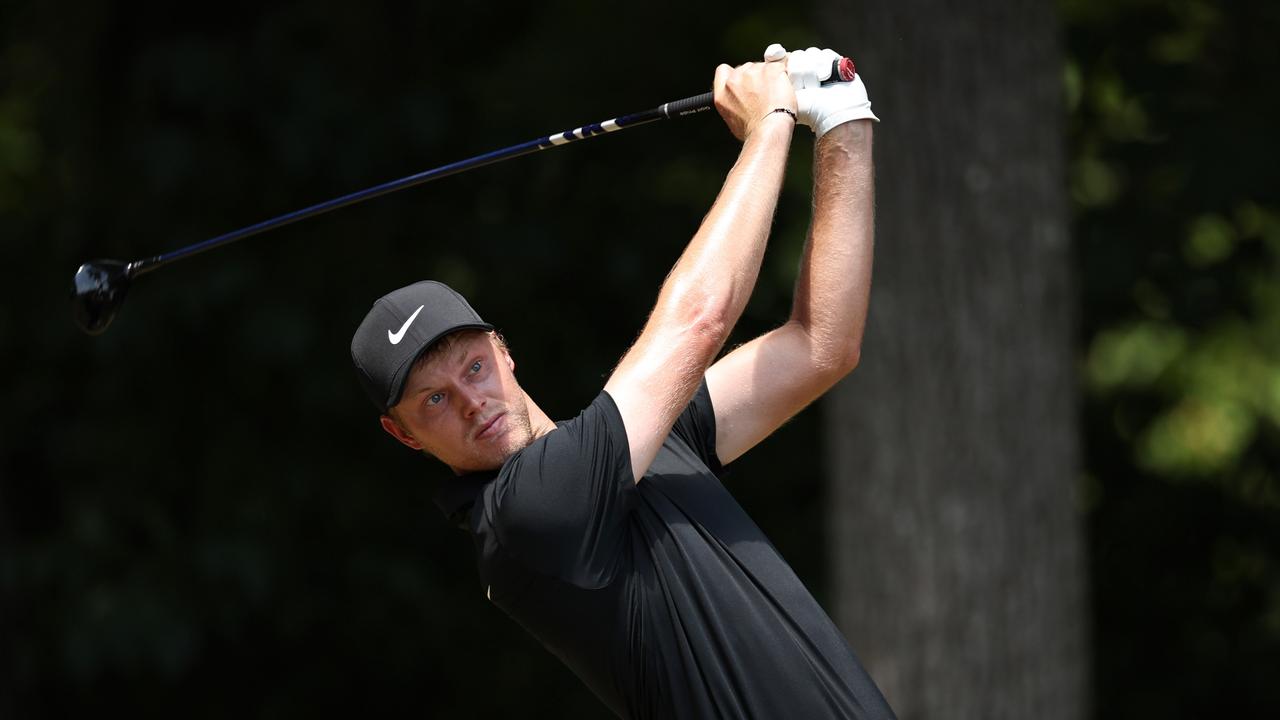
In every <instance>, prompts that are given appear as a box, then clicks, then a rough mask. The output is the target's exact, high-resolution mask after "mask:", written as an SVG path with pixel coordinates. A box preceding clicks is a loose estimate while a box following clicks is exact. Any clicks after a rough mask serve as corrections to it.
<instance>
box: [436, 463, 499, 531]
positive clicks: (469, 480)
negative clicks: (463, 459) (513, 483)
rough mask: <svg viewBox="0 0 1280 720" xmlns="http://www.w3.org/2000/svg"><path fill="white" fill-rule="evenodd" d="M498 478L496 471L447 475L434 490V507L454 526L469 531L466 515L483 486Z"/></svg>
mask: <svg viewBox="0 0 1280 720" xmlns="http://www.w3.org/2000/svg"><path fill="white" fill-rule="evenodd" d="M496 477H498V470H484V471H481V472H473V473H466V474H464V475H449V476H447V477H445V478H444V479H443V480H442V481H441V482H440V485H439V486H438V487H437V488H436V492H435V496H434V497H433V498H432V499H433V500H435V503H436V507H438V508H440V512H442V513H444V515H445V517H447V518H449V521H450V522H452V523H454V524H455V525H457V526H459V527H461V528H463V529H466V530H469V529H470V527H469V523H468V522H467V515H468V514H469V511H470V510H471V506H473V505H475V503H476V500H477V498H479V497H480V492H481V491H482V490H484V486H485V485H488V484H489V483H490V482H492V481H493V479H494V478H496Z"/></svg>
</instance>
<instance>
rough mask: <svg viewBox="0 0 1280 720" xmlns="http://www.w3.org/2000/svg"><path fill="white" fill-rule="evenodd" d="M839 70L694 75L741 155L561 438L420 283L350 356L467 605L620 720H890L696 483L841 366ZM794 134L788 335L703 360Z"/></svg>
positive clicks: (857, 257) (864, 227)
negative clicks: (797, 217)
mask: <svg viewBox="0 0 1280 720" xmlns="http://www.w3.org/2000/svg"><path fill="white" fill-rule="evenodd" d="M839 58H840V55H839V54H837V53H835V52H832V51H830V50H818V49H813V48H811V49H809V50H805V51H798V52H792V53H790V54H788V53H786V52H785V50H783V49H782V48H781V47H780V46H776V45H775V46H770V48H769V50H768V51H766V55H765V59H766V62H763V63H748V64H746V65H743V66H741V67H737V68H730V67H729V66H727V65H721V66H720V67H719V68H717V70H716V73H715V81H714V87H715V102H716V108H717V109H718V110H719V112H720V114H721V115H722V116H723V117H724V120H725V122H726V123H727V124H728V126H729V130H730V131H731V132H732V133H733V134H734V136H735V137H737V138H738V139H739V140H741V141H742V150H741V153H740V154H739V156H738V160H737V162H736V163H735V164H734V166H733V168H732V169H731V170H730V171H729V174H728V177H727V178H726V179H725V182H724V186H723V188H722V189H721V191H720V195H719V197H718V198H717V199H716V201H715V203H714V204H713V205H712V207H711V210H710V212H709V213H708V214H707V216H706V218H705V220H704V221H703V223H702V225H701V227H700V228H699V229H698V232H697V234H696V235H694V237H693V239H692V240H691V241H690V242H689V245H688V246H687V247H686V248H685V250H684V252H683V254H682V255H681V256H680V258H679V260H678V261H677V262H676V264H675V267H674V268H673V269H672V270H671V273H670V275H669V276H668V277H667V279H666V281H665V282H664V283H663V285H662V289H661V292H660V293H659V296H658V300H657V304H656V305H655V306H654V308H653V312H652V314H651V315H650V316H649V318H648V320H647V322H646V323H645V325H644V329H643V331H642V332H641V334H640V336H639V338H638V339H637V340H636V342H635V344H634V345H633V346H632V347H631V348H630V349H629V350H628V351H627V352H626V354H625V355H624V356H623V357H622V360H621V361H620V362H619V363H618V365H617V367H616V369H614V371H613V374H612V375H611V376H610V377H609V380H608V382H606V383H605V386H604V389H603V391H602V392H601V393H600V394H599V395H598V396H597V397H596V398H595V399H594V400H593V401H592V402H591V404H590V405H588V406H587V407H586V408H585V409H583V410H582V412H581V413H580V414H579V415H578V416H577V417H575V418H573V419H570V420H566V421H563V422H559V423H557V422H553V421H552V420H551V418H549V417H547V415H546V414H545V413H543V411H542V410H541V409H539V407H538V405H537V403H535V402H534V400H533V399H532V398H531V397H529V396H528V395H527V394H526V393H525V391H524V389H523V388H521V386H520V384H519V382H517V380H516V374H515V370H516V362H515V359H514V358H513V357H512V355H511V353H510V352H509V351H508V350H507V348H506V346H505V345H504V343H503V341H502V339H501V337H500V336H498V335H497V334H496V333H495V332H494V330H493V327H492V326H491V325H489V324H488V323H486V322H485V321H484V320H482V319H481V317H480V316H479V315H478V314H477V313H476V312H475V310H473V309H472V308H471V306H470V305H469V304H468V303H467V301H466V300H465V299H463V298H462V297H461V296H460V295H458V294H457V293H455V292H454V291H453V290H451V289H450V288H448V287H446V286H444V285H442V284H440V283H436V282H431V281H424V282H419V283H417V284H414V285H410V286H408V287H405V288H401V289H399V290H396V291H394V292H392V293H390V294H389V295H386V296H385V297H383V298H381V299H380V300H378V301H377V302H376V303H375V304H374V306H373V309H372V310H370V311H369V314H368V315H367V316H366V317H365V319H364V321H363V322H362V323H361V324H360V327H359V328H358V329H357V330H356V334H355V337H354V338H353V340H352V343H351V354H352V358H353V360H354V362H355V366H356V370H357V375H358V376H359V378H360V380H361V383H362V384H363V386H364V388H365V390H366V391H367V392H368V393H369V396H370V397H371V398H372V399H373V402H374V404H375V405H377V407H378V409H379V410H380V411H381V413H382V416H381V423H382V427H383V428H384V429H385V430H386V431H387V432H388V433H390V434H391V435H392V436H393V437H395V438H396V439H397V440H399V441H400V442H402V443H404V444H405V445H407V446H409V447H410V448H412V449H414V450H417V451H422V452H425V453H427V454H429V455H431V456H432V457H434V458H436V459H438V460H440V461H441V462H443V463H444V464H445V465H447V466H448V467H449V468H450V469H452V471H453V473H452V475H451V476H450V477H448V478H446V479H445V481H444V482H443V484H442V486H441V488H440V490H439V492H438V494H437V496H436V502H437V504H438V505H439V506H440V508H441V509H442V510H443V511H444V512H445V514H446V515H447V516H448V517H449V518H450V519H451V520H452V521H454V522H456V523H458V524H459V525H461V526H462V527H464V528H465V529H466V530H467V531H468V532H470V533H471V535H472V536H473V538H474V541H475V549H476V554H477V560H478V567H479V573H480V579H481V581H482V584H483V586H484V587H485V588H486V594H487V596H488V598H489V600H490V601H492V602H493V603H494V604H495V605H497V606H498V607H500V608H501V609H502V610H503V611H504V612H506V613H507V614H508V615H509V616H511V617H512V618H513V619H514V620H515V621H516V622H518V623H520V625H522V626H523V627H524V628H525V629H526V630H527V631H529V632H530V633H532V634H533V635H534V636H535V637H537V638H538V640H539V641H541V642H542V644H543V645H544V646H546V648H547V649H548V650H550V651H551V652H552V653H553V654H555V655H556V656H557V657H559V658H560V660H562V661H563V662H564V663H565V664H566V665H568V666H569V668H570V669H572V670H573V672H574V673H576V674H577V676H578V677H579V678H581V679H582V681H583V682H585V683H586V684H587V686H589V687H590V688H591V689H592V691H594V692H595V693H596V695H597V696H599V698H600V699H601V700H602V701H603V702H604V703H605V704H606V705H608V706H609V708H610V709H612V710H613V711H614V712H615V713H617V714H618V715H619V716H621V717H624V718H788V719H799V720H815V719H818V718H891V717H893V713H892V711H891V710H890V709H889V707H888V705H887V704H886V703H885V700H884V698H883V697H882V696H881V694H880V692H879V690H878V689H877V688H876V686H875V684H874V683H873V682H872V680H871V678H870V677H869V676H868V675H867V673H866V671H865V670H864V669H863V668H862V666H861V665H860V664H859V662H858V660H857V658H856V657H855V656H854V653H853V651H852V650H851V649H850V648H849V645H848V643H847V642H846V641H845V639H844V637H842V636H841V634H840V632H839V630H837V629H836V627H835V625H834V624H833V623H832V622H831V620H830V618H828V617H827V614H826V613H825V612H824V611H823V610H822V608H821V607H819V605H818V603H817V602H816V601H815V600H814V599H813V597H812V596H811V595H810V594H809V591H808V590H807V589H805V587H804V584H803V583H801V581H800V580H799V578H797V577H796V575H795V573H794V572H793V571H792V570H791V568H790V567H789V566H788V565H787V563H786V561H785V560H783V559H782V557H781V556H780V555H779V554H778V552H777V551H776V550H775V549H774V547H773V546H772V545H771V544H770V543H769V540H768V538H766V537H765V535H764V533H763V532H761V530H760V528H758V527H756V525H755V523H753V522H752V521H751V518H749V517H748V516H747V514H746V513H745V512H744V511H743V510H742V508H741V507H739V505H738V504H737V502H735V501H734V499H733V496H732V495H731V494H730V493H729V491H728V490H727V489H726V488H725V487H724V486H723V485H722V484H721V482H720V480H719V476H720V474H721V473H722V471H723V468H724V466H726V465H727V464H729V463H731V462H733V461H734V460H735V459H737V458H738V457H740V456H741V455H742V454H743V453H745V452H746V451H747V450H749V449H751V447H752V446H754V445H755V444H756V443H758V442H760V441H761V440H763V439H764V438H766V437H768V436H769V435H770V434H771V433H772V432H773V431H774V430H776V429H777V428H778V427H779V426H781V425H782V424H783V423H784V422H786V421H787V420H788V419H789V418H791V417H792V416H793V415H795V414H796V413H798V412H799V411H800V410H801V409H803V408H804V407H805V406H806V405H808V404H809V403H811V402H813V401H814V400H815V399H816V398H818V397H819V396H820V395H822V394H823V393H824V392H826V391H827V389H829V388H830V387H831V386H832V385H834V384H835V383H836V381H838V380H839V379H840V378H841V377H843V376H844V375H846V374H847V373H848V372H849V371H851V370H852V369H853V368H854V366H855V365H856V364H857V362H858V352H859V345H860V342H861V339H862V332H863V324H864V320H865V317H866V313H867V299H868V292H869V289H870V283H871V258H872V234H873V179H872V161H871V127H872V123H871V121H873V120H875V119H876V118H875V116H874V115H873V114H872V113H871V104H870V102H869V101H868V99H867V93H866V88H865V87H864V86H863V84H862V83H861V81H860V80H858V79H856V78H855V79H854V80H853V81H852V82H839V83H834V84H828V85H826V86H821V85H820V82H821V80H823V79H825V78H827V77H828V76H829V75H830V74H831V73H832V72H834V66H833V61H838V60H839ZM797 122H799V124H803V125H806V126H808V127H810V128H812V129H813V130H814V132H815V134H816V135H817V140H816V147H815V171H814V176H815V178H814V188H813V218H812V223H811V226H810V230H809V237H808V240H807V244H806V246H805V250H804V256H803V261H802V263H803V264H802V266H801V268H800V274H799V280H798V282H797V283H796V288H795V297H794V300H793V305H792V310H791V317H790V318H789V319H788V320H787V321H786V322H785V323H784V324H782V325H781V326H780V327H778V328H777V329H775V330H772V331H770V332H768V333H765V334H764V335H762V336H760V337H757V338H755V339H754V340H752V341H751V342H749V343H747V344H745V345H742V346H741V347H738V348H736V349H735V350H733V351H732V352H730V353H728V354H727V355H726V356H725V357H723V358H721V359H719V360H716V357H717V355H718V354H719V353H720V350H721V348H722V346H723V345H724V343H725V340H726V338H728V336H729V333H730V331H731V330H732V329H733V327H734V324H735V323H736V322H737V320H738V317H739V315H740V314H741V312H742V309H743V306H744V305H745V304H746V302H747V298H748V297H749V296H750V295H751V292H752V288H753V287H754V285H755V282H756V276H757V274H758V272H759V269H760V262H761V258H762V257H763V255H764V251H765V242H766V240H767V239H768V236H769V228H770V225H771V223H772V220H773V213H774V207H775V205H776V203H777V198H778V193H779V189H780V188H781V185H782V180H783V171H784V169H785V167H786V161H787V153H788V149H789V148H790V146H791V139H792V134H793V132H794V131H795V127H796V125H797ZM776 481H777V482H786V481H787V480H786V478H777V479H776Z"/></svg>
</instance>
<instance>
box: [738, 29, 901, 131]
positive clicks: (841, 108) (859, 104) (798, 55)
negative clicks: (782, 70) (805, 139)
mask: <svg viewBox="0 0 1280 720" xmlns="http://www.w3.org/2000/svg"><path fill="white" fill-rule="evenodd" d="M764 57H765V60H766V63H767V64H771V63H775V62H778V61H779V60H782V59H784V58H785V60H786V66H787V75H788V76H789V77H790V78H791V84H792V85H793V86H794V87H795V90H796V107H797V112H798V114H799V117H798V118H797V119H798V120H799V122H800V124H801V125H804V126H806V127H810V128H813V132H814V134H815V135H817V136H818V137H819V138H820V137H822V136H823V135H825V134H827V131H828V130H830V129H831V128H833V127H835V126H837V125H841V124H843V123H846V122H849V121H850V120H861V119H869V120H875V121H877V122H879V120H880V118H878V117H876V116H875V114H874V113H872V112H871V101H870V100H869V99H867V88H866V86H865V85H863V84H862V77H861V76H860V75H855V76H854V78H853V80H852V81H850V82H833V83H831V84H829V85H823V84H822V82H823V81H824V80H827V79H829V78H830V77H831V72H832V67H833V63H835V62H838V61H839V60H840V58H841V55H840V53H838V52H836V51H834V50H819V49H818V48H809V49H808V50H795V51H792V52H790V53H788V52H787V51H786V49H785V48H783V47H782V46H781V45H778V44H776V43H775V44H773V45H770V46H769V47H768V49H766V50H765V54H764Z"/></svg>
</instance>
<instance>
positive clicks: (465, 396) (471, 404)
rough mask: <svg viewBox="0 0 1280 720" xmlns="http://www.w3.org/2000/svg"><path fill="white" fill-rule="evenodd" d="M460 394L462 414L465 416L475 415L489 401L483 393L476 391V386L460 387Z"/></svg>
mask: <svg viewBox="0 0 1280 720" xmlns="http://www.w3.org/2000/svg"><path fill="white" fill-rule="evenodd" d="M458 394H459V396H460V397H461V399H462V416H463V417H465V418H472V417H475V415H476V413H479V412H480V411H481V410H483V409H484V406H485V403H486V402H488V401H487V400H485V398H484V396H483V395H481V394H480V393H478V392H476V390H475V388H470V387H465V386H464V387H462V388H461V389H459V391H458Z"/></svg>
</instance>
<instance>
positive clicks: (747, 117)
mask: <svg viewBox="0 0 1280 720" xmlns="http://www.w3.org/2000/svg"><path fill="white" fill-rule="evenodd" d="M715 98H716V110H718V111H720V115H721V117H723V118H724V121H725V123H726V124H727V125H728V126H729V131H730V132H732V133H733V136H734V137H736V138H738V139H739V140H745V139H746V138H747V136H748V135H750V134H751V133H752V132H753V131H754V130H755V129H756V127H758V126H759V125H760V124H761V123H764V122H782V121H785V122H788V123H794V117H795V116H794V115H790V114H788V113H787V112H779V113H775V112H774V110H776V109H778V108H781V109H783V110H786V111H788V112H789V113H795V112H796V93H795V90H794V89H793V88H792V87H791V82H789V80H788V78H787V73H786V70H785V68H784V67H783V66H782V64H781V63H747V64H745V65H739V66H738V67H736V68H731V67H729V66H728V65H721V66H720V67H718V68H716V77H715Z"/></svg>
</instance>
